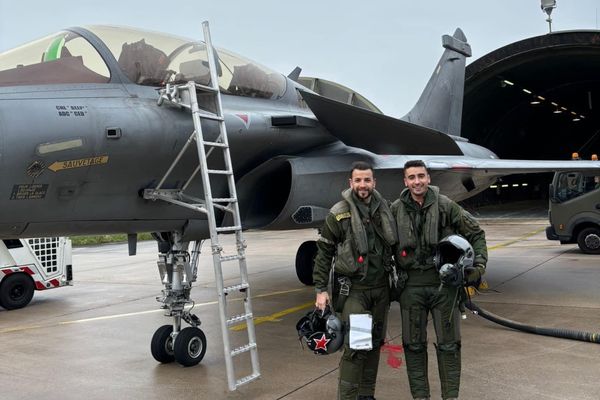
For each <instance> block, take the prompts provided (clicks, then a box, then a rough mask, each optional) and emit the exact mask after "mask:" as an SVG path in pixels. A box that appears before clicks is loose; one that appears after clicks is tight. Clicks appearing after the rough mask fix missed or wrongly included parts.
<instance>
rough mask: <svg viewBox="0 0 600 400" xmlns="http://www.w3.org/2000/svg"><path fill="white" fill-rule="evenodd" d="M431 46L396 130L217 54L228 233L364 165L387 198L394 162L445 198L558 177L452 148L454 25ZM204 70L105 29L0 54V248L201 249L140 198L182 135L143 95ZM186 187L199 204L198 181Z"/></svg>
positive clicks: (302, 274)
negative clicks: (230, 203) (145, 241)
mask: <svg viewBox="0 0 600 400" xmlns="http://www.w3.org/2000/svg"><path fill="white" fill-rule="evenodd" d="M442 44H443V47H444V48H445V51H444V53H443V55H442V57H441V59H440V61H439V63H438V64H437V66H436V67H435V70H434V73H433V75H432V77H431V79H430V81H429V83H428V84H427V86H426V88H425V90H424V92H423V94H422V95H421V97H420V99H419V100H418V103H417V104H416V105H415V107H414V108H413V109H412V110H411V111H410V112H409V113H408V114H407V115H406V116H405V117H404V118H402V119H395V118H391V117H387V116H385V115H383V114H381V113H380V112H379V111H378V110H377V108H376V107H375V106H373V105H372V104H371V103H369V102H368V101H367V100H365V99H364V98H363V97H362V96H360V95H358V94H357V93H354V92H353V91H352V90H350V89H347V88H344V87H342V86H340V85H337V84H334V83H332V82H327V81H322V80H321V81H319V80H310V79H304V80H303V79H302V78H298V74H299V71H298V70H296V71H295V72H294V73H293V74H290V76H289V77H286V76H284V75H281V74H279V73H276V72H274V71H271V70H270V69H268V68H265V67H263V66H261V65H259V64H257V63H254V62H252V61H250V60H248V59H246V58H243V57H240V56H237V55H235V54H233V53H231V52H229V51H226V50H224V49H216V53H215V54H216V56H215V58H216V59H217V69H218V71H217V72H218V85H219V88H220V92H221V98H222V104H223V109H224V118H225V123H226V127H227V131H228V137H229V145H230V149H231V159H232V162H233V168H234V173H235V181H236V187H237V193H238V199H239V207H240V213H241V217H242V225H243V227H244V228H245V229H250V228H258V229H273V230H276V229H296V228H307V227H318V226H320V224H321V223H322V221H323V220H324V218H325V216H326V214H327V212H328V209H329V208H330V207H331V205H332V204H334V203H335V202H336V201H337V200H338V199H339V196H340V192H341V191H342V190H343V189H344V188H345V187H346V186H347V184H346V182H347V175H348V170H349V167H350V165H351V163H352V162H353V161H356V160H367V161H369V162H371V163H372V164H373V165H374V167H375V169H376V170H377V180H378V183H379V184H378V189H381V192H382V194H383V195H384V196H385V197H387V198H394V197H396V196H397V194H398V193H399V191H400V189H401V187H400V185H401V182H402V166H403V164H404V163H405V162H406V161H407V160H409V159H415V158H419V159H423V160H424V161H425V162H426V163H427V164H428V166H429V167H430V169H431V171H432V175H433V177H432V179H433V181H434V182H435V183H436V184H437V185H439V186H440V188H441V191H442V192H444V193H445V194H447V195H448V196H450V197H451V198H453V199H455V200H462V199H465V198H468V197H470V196H473V195H475V194H477V193H479V192H480V191H482V190H484V189H485V188H487V187H488V186H489V185H490V184H491V183H493V182H494V181H495V180H496V179H497V178H498V177H501V176H503V175H508V174H513V173H524V172H544V171H555V170H568V169H573V164H572V162H569V161H528V160H499V159H498V158H497V157H496V155H494V154H493V153H492V152H491V151H489V150H488V149H485V148H483V147H481V146H478V145H476V144H472V143H469V142H468V141H467V140H466V139H464V138H461V137H460V122H461V121H460V119H461V110H462V97H463V86H464V69H465V58H466V57H468V56H470V54H471V50H470V47H469V45H468V44H467V42H466V38H465V36H464V35H463V33H462V31H460V30H457V31H456V32H455V34H454V35H453V36H449V35H445V36H443V38H442ZM207 59H208V56H207V52H206V46H205V44H204V43H202V42H195V41H191V40H187V39H182V38H178V37H173V36H169V35H164V34H159V33H152V32H145V31H141V30H135V29H127V28H116V27H106V26H90V27H86V28H71V29H66V30H64V31H61V32H58V33H55V34H52V35H49V36H47V37H45V38H42V39H39V40H37V41H34V42H31V43H28V44H25V45H23V46H21V47H18V48H15V49H13V50H9V51H7V52H4V53H2V54H0V210H2V211H1V212H0V239H7V240H8V239H15V238H23V237H37V236H59V235H67V236H72V235H84V234H106V233H123V232H124V233H128V234H135V233H138V232H157V234H156V238H157V240H158V241H159V245H160V246H159V248H160V251H161V252H162V253H169V251H170V250H171V249H173V248H178V249H181V246H182V243H186V242H189V241H198V240H202V239H206V238H208V237H209V229H208V224H207V220H206V218H205V217H202V216H201V215H200V214H198V213H196V212H194V211H191V210H189V209H187V208H183V207H176V206H173V205H171V204H168V203H165V202H161V201H151V200H148V199H147V198H144V192H145V191H146V190H147V189H152V188H155V187H156V185H157V183H158V182H159V180H160V179H161V177H162V176H163V174H164V172H165V170H166V169H167V168H168V167H169V165H171V162H172V161H173V159H174V158H175V157H176V155H177V154H178V152H179V151H180V149H181V148H182V146H183V145H184V143H185V142H186V140H187V139H188V137H189V135H190V132H191V131H192V130H193V124H192V118H190V113H189V111H186V110H185V109H181V108H178V107H169V106H164V105H163V106H159V105H157V99H158V94H157V90H158V89H159V88H161V87H164V86H165V85H166V84H173V83H178V82H186V81H195V82H200V83H206V82H207V80H208V79H209V76H210V75H209V71H208V69H207V65H208V63H207ZM299 82H304V83H305V85H302V84H301V83H299ZM319 85H320V87H316V86H319ZM307 86H313V89H314V90H310V89H309V88H308V87H307ZM317 93H323V94H324V95H323V96H321V95H319V94H317ZM328 93H329V94H330V95H328ZM340 93H341V94H342V95H340ZM327 96H329V97H336V98H338V99H339V98H345V99H346V100H345V101H344V102H340V101H336V100H332V99H331V98H328V97H327ZM202 126H203V129H202V130H203V131H204V135H205V137H207V138H209V139H210V138H211V137H213V138H214V137H216V135H217V132H218V130H217V129H216V126H217V124H216V123H211V122H204V121H203V125H202ZM197 163H198V154H197V153H194V152H188V153H185V154H184V156H183V158H182V159H181V162H180V164H179V165H178V167H177V168H176V169H175V170H174V171H173V172H172V174H171V175H170V177H169V179H168V180H167V181H166V182H165V184H164V187H168V188H180V187H181V186H182V185H183V184H184V182H185V180H186V178H187V177H188V175H189V171H192V170H194V168H195V167H196V165H197ZM577 168H578V169H582V168H600V163H598V162H591V161H578V162H577ZM189 190H191V192H195V193H196V194H197V195H198V196H200V197H201V195H202V186H201V182H200V179H197V180H196V181H195V182H193V183H192V184H191V185H190V188H189ZM213 191H214V193H216V194H217V195H218V194H219V192H224V191H225V181H224V180H223V181H218V180H216V181H215V182H213ZM224 219H225V218H224ZM223 223H225V222H223ZM175 232H177V234H174V233H175ZM314 251H315V246H314V243H311V242H306V243H304V244H303V245H302V246H300V248H299V250H298V254H297V260H296V270H297V274H298V277H299V279H300V280H301V281H302V282H303V283H307V284H310V283H311V281H312V278H311V274H312V259H313V256H314ZM163 283H164V282H163ZM184 296H185V299H184V300H189V292H187V293H184Z"/></svg>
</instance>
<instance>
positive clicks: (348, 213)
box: [335, 211, 352, 221]
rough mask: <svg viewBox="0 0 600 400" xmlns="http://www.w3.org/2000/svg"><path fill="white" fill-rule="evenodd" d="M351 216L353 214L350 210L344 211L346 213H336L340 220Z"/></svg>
mask: <svg viewBox="0 0 600 400" xmlns="http://www.w3.org/2000/svg"><path fill="white" fill-rule="evenodd" d="M351 216H352V214H350V212H349V211H348V212H344V213H341V214H336V215H335V219H336V220H338V221H341V220H343V219H344V218H350V217H351Z"/></svg>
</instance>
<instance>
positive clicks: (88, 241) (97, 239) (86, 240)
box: [71, 233, 152, 247]
mask: <svg viewBox="0 0 600 400" xmlns="http://www.w3.org/2000/svg"><path fill="white" fill-rule="evenodd" d="M137 236H138V240H140V241H141V240H152V236H151V235H150V234H149V233H138V235H137ZM71 242H72V243H73V247H77V246H93V245H97V244H103V243H123V242H127V234H124V233H123V234H117V235H95V236H73V237H71Z"/></svg>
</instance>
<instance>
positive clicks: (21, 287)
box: [0, 273, 35, 310]
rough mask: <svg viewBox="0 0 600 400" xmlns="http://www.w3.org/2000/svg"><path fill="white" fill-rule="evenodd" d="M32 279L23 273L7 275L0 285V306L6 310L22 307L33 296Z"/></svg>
mask: <svg viewBox="0 0 600 400" xmlns="http://www.w3.org/2000/svg"><path fill="white" fill-rule="evenodd" d="M34 290H35V288H34V287H33V280H32V279H31V278H30V277H29V276H28V275H25V274H21V273H16V274H12V275H9V276H7V277H6V278H4V280H3V281H2V284H1V285H0V306H2V307H4V308H5V309H7V310H15V309H17V308H23V307H25V306H26V305H27V304H29V302H30V301H31V299H32V298H33V291H34Z"/></svg>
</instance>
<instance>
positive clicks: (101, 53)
mask: <svg viewBox="0 0 600 400" xmlns="http://www.w3.org/2000/svg"><path fill="white" fill-rule="evenodd" d="M90 33H91V34H90ZM92 34H93V35H95V36H96V37H97V38H98V39H99V40H100V41H101V42H102V43H104V45H105V46H106V48H107V49H108V51H106V49H104V48H102V46H98V47H100V48H96V47H94V46H93V45H92V43H94V42H95V38H93V35H92ZM90 38H91V39H92V40H90ZM215 54H216V55H215V57H216V58H218V63H217V65H218V67H217V75H218V80H219V87H220V89H221V92H222V93H225V94H232V95H238V96H247V97H257V98H279V97H281V96H283V94H284V93H285V89H286V79H285V77H284V76H283V75H281V74H279V73H276V72H273V71H271V70H269V69H267V68H265V67H263V66H261V65H259V64H257V63H254V62H252V61H250V60H247V59H245V58H243V57H240V56H238V55H236V54H233V53H231V52H229V51H226V50H223V49H215ZM190 80H194V81H196V82H198V83H202V84H205V85H206V84H209V83H210V73H209V70H208V56H207V52H206V45H205V44H204V43H203V42H195V41H191V40H187V39H183V38H179V37H175V36H170V35H166V34H162V33H156V32H148V31H143V30H138V29H131V28H122V27H109V26H89V27H86V28H85V29H74V30H65V31H61V32H58V33H56V34H53V35H50V36H46V37H44V38H42V39H39V40H36V41H33V42H30V43H27V44H25V45H23V46H20V47H18V48H15V49H13V50H9V51H7V52H4V53H1V54H0V86H23V85H50V84H72V83H95V84H98V83H109V82H112V83H117V82H119V81H121V82H123V83H135V84H138V85H146V86H155V87H156V86H163V85H165V84H166V83H178V82H187V81H190Z"/></svg>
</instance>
